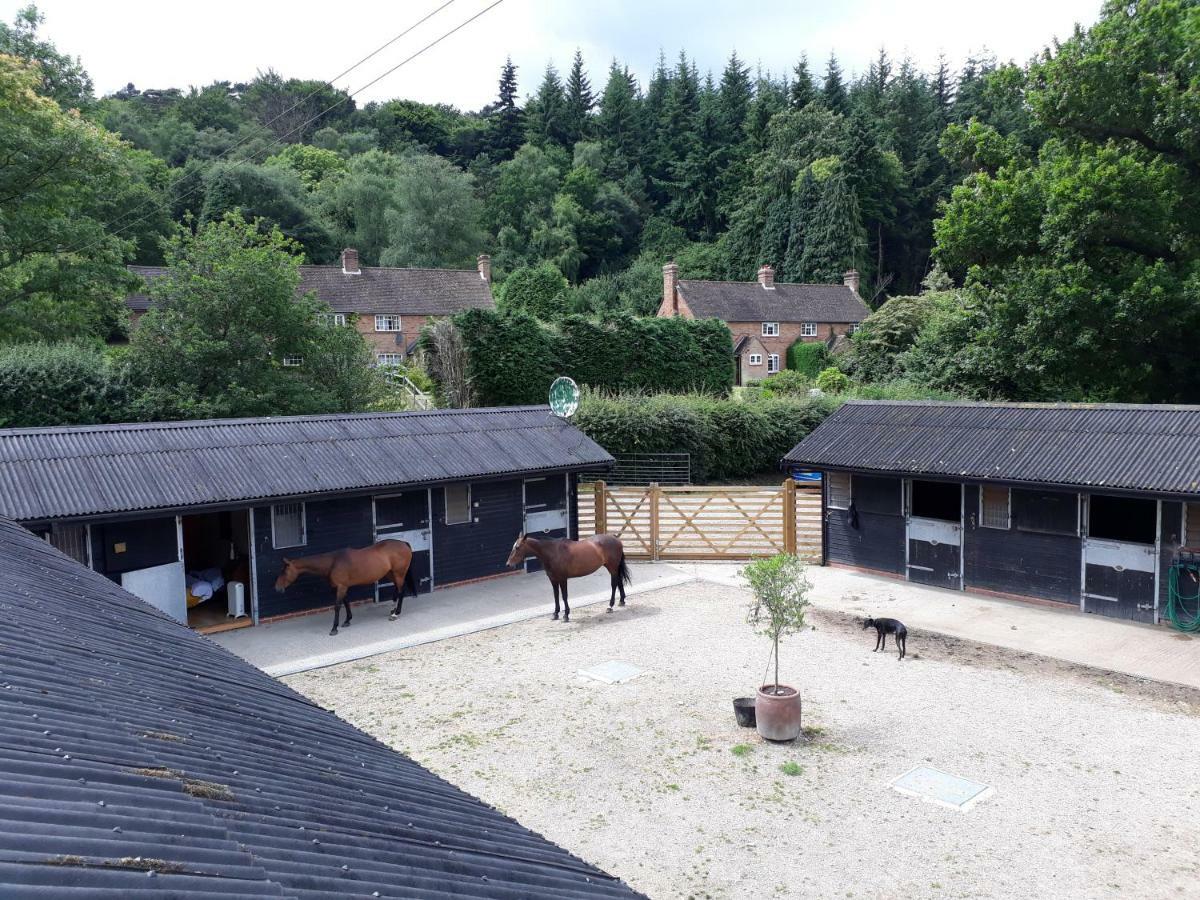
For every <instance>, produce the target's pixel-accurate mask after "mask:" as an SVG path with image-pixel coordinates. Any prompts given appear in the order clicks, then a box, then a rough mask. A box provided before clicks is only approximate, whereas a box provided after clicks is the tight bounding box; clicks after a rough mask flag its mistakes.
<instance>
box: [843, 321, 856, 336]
mask: <svg viewBox="0 0 1200 900" xmlns="http://www.w3.org/2000/svg"><path fill="white" fill-rule="evenodd" d="M856 331H858V325H856V324H855V323H854V322H851V323H850V324H849V325H847V326H846V334H848V335H850V334H854V332H856Z"/></svg>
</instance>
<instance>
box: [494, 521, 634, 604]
mask: <svg viewBox="0 0 1200 900" xmlns="http://www.w3.org/2000/svg"><path fill="white" fill-rule="evenodd" d="M530 556H536V557H537V558H538V561H539V562H540V563H541V564H542V568H543V569H545V570H546V577H547V578H549V579H550V583H551V584H552V585H554V615H553V616H551V617H550V618H551V619H557V618H558V594H559V591H561V592H562V605H563V617H562V620H563V621H564V622H569V621H571V605H570V604H569V603H567V579H568V578H578V577H579V576H581V575H591V574H592V573H593V572H595V571H596V570H597V569H599V568H600V567H601V566H603V567H604V568H606V569H608V574H609V575H611V576H612V596H610V597H609V598H608V611H609V612H612V611H613V601H614V600H615V599H616V597H617V591H620V592H621V605H622V606H624V605H625V585H627V584H629V583H630V582H632V581H633V579H632V578H631V577H630V575H629V566H627V565H625V548H624V547H622V546H621V542H620V541H619V540H617V539H616V538H615V537H613V536H612V535H611V534H598V535H596V536H595V537H590V538H588V539H587V540H583V541H572V540H569V539H567V538H535V537H530V536H529V535H527V534H522V535H520V536H519V537H518V538H517V541H516V543H514V544H513V546H512V553H510V554H508V564H509V566H513V567H515V566H519V565H520V564H521V563H522V562H523V561H524V560H525V559H526V558H527V557H530Z"/></svg>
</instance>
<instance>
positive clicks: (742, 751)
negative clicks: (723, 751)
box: [729, 744, 754, 756]
mask: <svg viewBox="0 0 1200 900" xmlns="http://www.w3.org/2000/svg"><path fill="white" fill-rule="evenodd" d="M729 752H730V753H732V754H733V755H734V756H749V755H750V754H751V753H753V752H754V748H753V747H751V746H750V745H749V744H734V745H733V746H732V747H730V748H729Z"/></svg>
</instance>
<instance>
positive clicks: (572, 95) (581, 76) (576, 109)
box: [566, 48, 596, 147]
mask: <svg viewBox="0 0 1200 900" xmlns="http://www.w3.org/2000/svg"><path fill="white" fill-rule="evenodd" d="M595 106H596V98H595V96H594V95H593V94H592V84H591V82H590V81H589V80H588V77H587V73H586V72H584V70H583V54H582V53H581V52H580V51H579V50H578V48H577V49H576V50H575V58H574V60H573V61H572V62H571V72H570V74H569V75H567V88H566V138H567V141H568V144H567V146H568V147H571V146H574V145H575V143H576V142H577V141H582V140H586V139H587V138H588V137H590V136H591V133H592V110H593V109H594V108H595Z"/></svg>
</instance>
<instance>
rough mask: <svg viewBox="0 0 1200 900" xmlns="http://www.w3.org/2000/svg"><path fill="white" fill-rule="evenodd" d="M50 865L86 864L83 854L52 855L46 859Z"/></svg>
mask: <svg viewBox="0 0 1200 900" xmlns="http://www.w3.org/2000/svg"><path fill="white" fill-rule="evenodd" d="M46 865H48V866H86V865H87V863H86V862H85V861H84V858H83V857H82V856H51V857H50V858H49V859H47V860H46Z"/></svg>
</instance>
